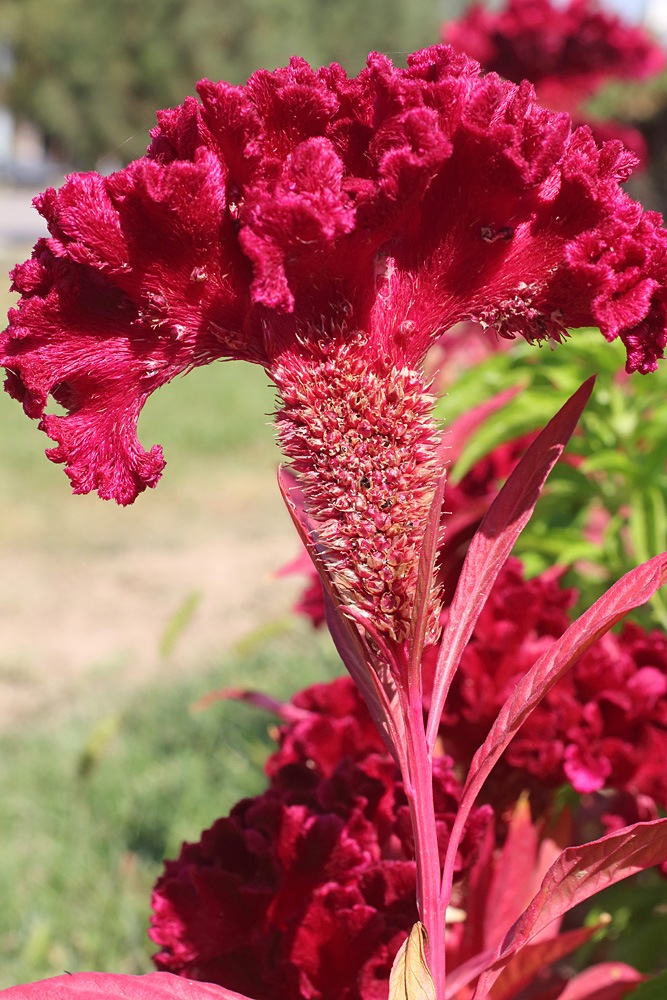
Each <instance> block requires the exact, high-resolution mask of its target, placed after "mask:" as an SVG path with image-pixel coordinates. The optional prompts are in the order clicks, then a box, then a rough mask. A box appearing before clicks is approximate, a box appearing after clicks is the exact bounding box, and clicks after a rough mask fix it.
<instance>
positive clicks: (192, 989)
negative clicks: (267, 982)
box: [0, 972, 247, 1000]
mask: <svg viewBox="0 0 667 1000" xmlns="http://www.w3.org/2000/svg"><path fill="white" fill-rule="evenodd" d="M0 997H2V998H3V1000H247V998H246V997H243V996H242V994H240V993H234V991H233V990H226V989H223V987H222V986H212V985H210V984H209V983H193V982H191V981H190V980H189V979H182V978H181V977H180V976H172V975H171V973H169V972H151V973H149V974H148V975H147V976H118V975H112V974H109V973H106V972H77V973H76V974H75V975H67V976H54V978H53V979H43V980H42V981H41V982H39V983H29V984H28V985H26V986H12V987H11V988H10V989H8V990H2V991H1V992H0Z"/></svg>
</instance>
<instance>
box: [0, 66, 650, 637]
mask: <svg viewBox="0 0 667 1000" xmlns="http://www.w3.org/2000/svg"><path fill="white" fill-rule="evenodd" d="M198 90H199V95H200V98H201V103H198V102H197V101H196V100H195V99H194V98H188V99H187V100H186V101H185V103H184V104H183V106H182V107H180V108H176V109H172V110H169V111H163V112H161V113H160V114H159V115H158V122H159V125H158V128H157V129H156V130H155V131H154V133H153V142H152V144H151V146H150V148H149V150H148V153H147V155H146V156H145V157H144V158H142V159H140V160H137V161H136V162H134V163H132V164H130V165H129V166H128V167H127V168H126V169H125V170H122V171H120V172H119V173H116V174H112V175H111V176H109V177H100V176H98V175H97V174H94V173H91V174H83V175H74V176H72V177H70V178H69V179H68V181H67V182H66V184H65V185H64V186H63V188H62V189H61V190H60V191H59V192H58V193H56V192H55V191H54V190H53V189H50V190H49V191H47V192H46V193H45V194H44V195H42V196H41V197H40V198H39V199H37V207H38V209H39V211H40V212H41V213H42V214H43V215H44V217H45V218H46V220H47V222H48V225H49V229H50V232H51V237H50V238H49V239H46V240H41V241H40V242H39V243H38V244H37V246H36V249H35V252H34V254H33V257H32V259H31V260H30V261H28V262H27V263H25V264H23V265H21V266H19V267H17V268H16V269H15V270H14V272H13V277H14V287H15V288H16V289H17V290H18V291H19V292H21V293H22V296H23V297H22V300H21V303H20V305H19V308H18V309H17V310H13V311H12V312H11V315H10V325H9V328H8V330H7V331H6V332H5V334H4V335H3V336H2V338H1V339H0V362H1V363H3V364H4V365H5V366H6V368H7V372H8V377H7V383H6V385H7V388H8V390H9V391H10V393H11V394H12V395H14V396H15V397H16V398H18V399H19V400H21V402H22V403H23V406H24V409H25V411H26V413H28V414H29V415H30V416H32V417H35V418H40V419H41V427H42V428H43V429H44V430H45V431H46V433H47V434H48V435H49V436H50V437H51V438H52V439H54V441H55V442H56V446H55V447H54V448H52V449H51V450H50V452H49V455H50V457H51V458H52V459H53V460H54V461H56V462H62V463H64V465H65V467H66V471H67V474H68V475H69V477H70V479H71V480H72V483H73V486H74V490H75V492H78V493H84V492H88V491H90V490H97V491H98V492H99V493H100V495H101V496H103V497H107V498H109V497H112V498H115V499H116V500H117V501H118V502H120V503H123V504H125V503H130V502H131V501H132V500H134V498H135V497H136V495H137V493H138V492H140V491H141V490H143V489H144V488H145V487H146V486H155V484H156V483H157V481H158V479H159V477H160V475H161V472H162V469H163V466H164V460H163V456H162V452H161V449H160V448H159V447H158V446H154V447H152V448H151V449H150V451H145V450H144V449H143V447H142V446H141V444H140V443H139V441H138V438H137V434H136V427H137V418H138V415H139V412H140V410H141V407H142V406H143V404H144V402H145V400H146V398H147V397H148V395H149V394H150V393H151V392H152V391H154V390H155V389H156V388H158V387H159V386H162V385H164V384H165V383H166V382H168V381H169V380H170V379H172V378H173V377H174V376H175V375H177V374H179V373H182V372H185V371H187V370H189V369H191V368H192V367H195V366H197V365H202V364H206V363H208V362H210V361H213V360H216V359H221V358H225V359H231V358H236V359H241V360H246V361H252V362H255V363H258V364H261V365H263V366H264V367H265V368H266V370H267V372H268V373H269V374H270V376H271V377H272V378H273V380H274V381H275V383H276V385H277V387H278V393H279V408H278V416H277V426H278V434H279V438H280V441H281V443H282V446H283V449H284V451H285V453H286V455H287V457H288V459H289V460H290V462H291V464H292V466H293V468H294V470H295V472H296V473H297V474H298V476H299V478H300V482H301V486H302V489H303V492H304V495H305V500H306V507H307V512H308V516H309V518H310V520H311V522H312V524H313V526H314V528H315V529H316V532H317V539H318V545H319V547H320V551H321V555H322V558H323V559H324V561H325V563H326V565H327V571H328V574H329V576H330V578H331V579H332V581H333V586H334V587H335V588H336V591H337V594H338V598H339V600H340V602H341V603H342V604H346V603H347V604H352V605H354V606H355V608H356V609H357V611H358V612H359V614H360V615H361V616H363V615H366V616H367V618H370V619H372V622H373V624H374V626H375V628H376V629H379V630H380V631H381V632H383V633H384V634H385V636H389V637H390V638H391V639H393V640H396V641H399V642H401V641H403V640H405V639H406V638H407V637H408V635H409V634H410V624H409V623H410V621H411V618H412V611H413V603H414V594H415V586H416V575H417V563H418V555H419V551H420V548H421V542H422V538H423V535H424V526H425V521H426V516H427V512H428V508H429V505H430V502H431V499H432V496H433V493H434V489H435V482H436V479H437V473H438V469H439V466H440V462H441V458H440V454H439V435H438V434H437V433H436V428H435V424H434V422H433V420H432V417H431V405H432V398H431V396H430V394H429V393H428V386H427V384H426V379H425V376H424V373H423V371H422V367H421V362H422V359H423V356H424V353H425V351H426V349H427V348H428V346H429V345H430V344H431V343H432V342H433V341H434V340H435V339H436V338H437V337H438V336H439V335H440V334H442V332H443V331H444V330H446V329H448V328H449V327H450V326H452V325H453V324H454V323H456V322H459V321H460V320H463V319H466V318H473V319H477V320H480V321H482V322H484V323H486V324H489V325H491V326H493V327H495V329H496V330H497V332H498V333H499V334H501V335H503V336H506V337H510V338H511V337H514V336H516V335H522V336H524V337H526V338H527V339H528V340H530V341H533V340H544V339H551V340H553V341H559V340H561V339H562V338H563V337H564V336H565V333H566V328H567V327H569V326H582V325H587V326H590V325H599V326H600V328H601V330H602V332H603V334H604V335H605V336H606V337H607V338H608V339H613V338H614V337H617V336H620V337H621V338H622V339H623V341H624V342H625V344H626V346H627V350H628V370H640V371H649V370H651V369H652V368H654V367H655V365H656V362H657V359H658V358H659V357H661V356H662V354H663V348H664V344H665V341H666V338H667V333H666V328H667V290H666V288H665V277H666V276H667V256H666V253H665V249H666V247H667V234H666V233H665V231H664V230H662V229H661V228H660V222H661V220H660V217H659V216H658V215H657V214H655V213H643V212H642V209H641V207H640V206H639V205H637V204H636V203H634V202H632V201H631V200H630V199H629V198H628V197H627V196H626V195H625V194H624V193H623V192H622V190H621V189H620V187H619V182H620V181H622V180H624V179H626V177H627V176H628V173H629V172H630V170H631V167H632V164H633V162H634V161H633V158H632V156H631V155H630V154H628V153H627V152H626V151H625V150H623V148H622V147H621V145H620V144H618V143H610V144H607V145H606V146H605V147H604V148H603V149H598V147H597V146H596V145H595V143H594V141H593V140H592V138H591V136H590V133H589V132H588V131H587V130H586V129H579V130H577V131H576V132H571V130H570V123H569V119H568V117H567V116H566V115H563V114H553V113H551V112H548V111H545V110H544V109H542V108H541V107H539V105H538V104H536V102H535V98H534V93H533V90H532V88H531V86H530V85H529V84H525V83H524V84H521V85H520V86H518V87H517V86H515V85H514V84H511V83H507V82H503V81H501V80H500V79H498V77H496V76H494V75H489V76H486V77H483V76H480V73H479V68H478V66H477V64H476V63H474V62H472V61H471V60H469V59H468V58H466V57H465V56H462V55H458V54H456V53H454V52H453V51H452V50H451V49H449V48H447V47H444V46H438V47H434V48H432V49H427V50H424V51H422V52H418V53H416V54H415V55H413V56H411V57H410V58H409V61H408V68H407V69H397V68H395V67H394V66H393V65H392V63H391V62H390V60H389V59H387V58H386V57H384V56H380V55H377V54H374V55H371V56H370V57H369V60H368V66H367V68H366V69H365V70H363V71H362V73H360V75H359V76H358V77H357V78H355V79H348V78H347V77H346V75H345V73H344V72H343V70H342V69H341V68H340V67H339V66H337V65H335V64H334V65H331V66H330V67H326V68H323V69H320V70H317V71H313V70H312V69H311V68H310V67H309V66H308V65H307V64H306V63H305V62H304V61H303V60H301V59H293V60H292V61H291V62H290V64H289V66H288V67H287V68H285V69H278V70H276V71H275V72H273V73H269V72H266V71H264V70H260V71H258V72H257V73H255V74H254V75H253V76H252V77H251V78H250V80H249V81H248V83H247V85H246V86H245V87H232V86H229V85H228V84H226V83H223V82H221V83H211V82H210V81H207V80H205V81H202V82H201V83H200V84H199V88H198ZM49 397H52V398H53V399H54V400H55V402H56V403H58V404H60V406H61V407H63V408H64V409H65V411H66V413H64V414H63V413H62V412H49V411H47V409H46V408H47V405H48V403H49ZM436 596H437V595H433V600H432V602H431V604H432V606H431V607H430V609H429V623H430V630H429V633H428V635H427V638H428V639H432V638H433V637H434V635H433V634H434V631H435V629H436V627H437V617H438V602H437V599H436Z"/></svg>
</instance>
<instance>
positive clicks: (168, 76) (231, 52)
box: [0, 0, 465, 169]
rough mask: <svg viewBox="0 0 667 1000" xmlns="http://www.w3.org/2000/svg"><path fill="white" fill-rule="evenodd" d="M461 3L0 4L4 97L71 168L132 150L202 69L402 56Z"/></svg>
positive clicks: (233, 74) (125, 156)
mask: <svg viewBox="0 0 667 1000" xmlns="http://www.w3.org/2000/svg"><path fill="white" fill-rule="evenodd" d="M464 3H465V0H449V2H448V4H447V9H446V10H443V8H442V7H438V5H437V4H436V3H435V2H434V0H410V3H409V4H408V3H407V2H406V0H364V3H363V5H362V4H360V3H359V2H358V0H0V42H4V43H6V44H7V45H9V47H10V48H11V50H12V52H13V55H14V59H15V68H14V72H13V75H12V77H11V79H10V80H9V82H8V88H7V99H8V101H9V104H10V106H11V107H12V109H13V111H14V112H15V114H16V115H17V116H19V117H23V118H26V119H28V120H30V121H32V122H33V123H34V124H35V125H37V126H38V127H39V128H40V129H41V130H42V132H43V134H44V136H45V139H46V142H47V146H48V148H49V150H50V151H51V152H53V153H54V154H56V155H57V156H58V157H59V158H61V159H64V160H65V161H67V162H69V163H71V164H73V165H74V166H75V167H76V168H78V169H81V168H88V167H92V166H94V165H95V163H96V162H97V161H98V160H99V159H100V158H101V157H109V158H115V159H117V160H120V161H122V162H127V161H128V160H130V159H132V158H134V157H136V156H139V155H141V154H142V153H143V152H144V150H145V147H146V144H147V141H148V129H149V128H151V127H152V125H153V124H154V122H155V110H156V109H157V108H162V107H170V106H173V105H175V104H180V103H181V102H182V100H183V98H184V97H185V96H186V95H187V94H192V93H194V85H195V82H196V81H197V80H198V79H200V78H201V77H203V76H208V77H210V78H211V79H216V80H217V79H226V80H228V81H229V82H231V83H243V82H244V81H245V80H246V79H247V77H248V76H249V75H250V74H251V73H252V72H253V71H254V70H255V69H257V68H258V67H260V66H263V67H265V68H267V69H274V68H275V67H276V66H278V65H281V64H284V63H285V62H286V61H287V60H288V58H289V57H290V55H293V54H295V53H298V54H299V55H302V56H304V57H305V58H306V59H308V61H309V62H310V63H311V64H312V65H322V64H325V63H328V62H331V61H336V62H340V63H341V64H342V65H343V66H345V68H346V70H347V71H348V72H349V73H356V72H358V71H359V69H360V68H361V66H362V65H363V63H364V61H365V58H366V55H367V53H368V52H369V50H372V49H377V50H379V51H383V52H387V53H389V54H391V55H392V57H393V58H394V59H395V60H396V61H398V62H401V61H402V59H403V57H404V55H405V54H406V53H407V52H410V51H413V50H414V49H417V48H421V47H423V46H425V45H430V44H433V43H434V42H436V41H437V40H438V38H439V33H438V26H439V24H440V22H441V20H442V18H443V16H447V17H450V16H455V15H456V13H457V12H458V11H459V10H460V9H461V8H462V7H463V6H464Z"/></svg>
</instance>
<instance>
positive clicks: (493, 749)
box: [452, 553, 667, 833]
mask: <svg viewBox="0 0 667 1000" xmlns="http://www.w3.org/2000/svg"><path fill="white" fill-rule="evenodd" d="M666 576H667V553H662V554H661V555H659V556H654V558H653V559H649V561H648V562H647V563H644V565H643V566H639V567H637V569H633V570H630V572H629V573H626V574H625V576H623V577H621V579H620V580H619V581H618V582H617V583H615V584H614V586H613V587H611V588H610V589H609V590H608V591H607V592H606V594H603V595H602V597H601V598H600V599H599V600H598V601H596V602H595V604H594V605H593V607H592V608H589V609H588V611H586V612H585V613H584V614H583V615H581V617H580V618H578V619H577V620H576V621H575V622H573V623H572V625H570V626H569V628H567V629H566V630H565V632H564V633H563V635H562V636H561V637H560V639H557V640H556V641H555V642H553V643H552V644H551V646H550V647H549V649H548V650H547V651H546V653H544V654H543V655H542V656H541V657H540V658H539V659H538V660H537V661H536V662H535V663H534V664H533V666H532V667H531V668H530V670H529V671H528V673H527V674H526V675H525V676H524V677H522V678H521V680H520V681H519V682H518V683H517V684H516V686H515V688H514V690H513V691H512V694H511V695H510V696H509V698H508V699H507V701H506V702H505V704H504V705H503V707H502V708H501V709H500V712H499V713H498V716H497V718H496V720H495V722H494V723H493V725H492V727H491V729H490V731H489V735H488V736H487V738H486V739H485V740H484V743H483V744H482V746H481V747H480V748H479V750H478V751H477V752H476V753H475V756H474V757H473V760H472V763H471V765H470V770H469V772H468V777H467V778H466V783H465V786H464V789H463V794H462V796H461V804H460V806H459V815H461V814H463V816H464V817H465V816H467V813H468V812H469V811H470V809H471V808H472V805H473V803H474V801H475V798H476V797H477V794H478V793H479V790H480V788H481V787H482V785H483V783H484V781H485V780H486V778H487V777H488V775H489V773H490V771H491V769H492V768H493V766H494V765H495V763H496V761H497V760H498V758H499V757H500V756H501V754H502V753H503V752H504V751H505V750H506V749H507V747H508V745H509V744H510V742H511V741H512V739H513V738H514V736H515V735H516V733H517V731H518V730H519V728H520V727H521V726H522V725H523V723H524V722H525V721H526V719H527V718H528V716H529V715H530V713H531V712H532V711H533V709H534V708H535V707H536V706H537V705H538V704H539V702H540V701H541V700H542V698H544V696H545V695H546V694H547V692H548V691H549V690H550V689H551V688H552V687H553V686H554V684H555V683H556V681H558V680H559V679H560V678H561V677H562V676H563V674H565V673H566V671H567V670H569V668H570V667H571V666H572V664H573V663H575V662H576V661H577V660H578V659H579V657H580V656H582V655H583V653H585V652H586V650H587V649H588V648H589V647H590V646H591V645H592V644H593V643H594V642H595V641H596V640H597V639H599V638H600V636H602V635H604V634H605V633H606V632H608V631H609V629H611V628H613V626H614V625H616V623H617V622H619V621H621V619H622V618H625V616H626V615H627V614H629V612H630V611H632V610H633V609H634V608H637V607H639V606H640V605H641V604H645V603H646V601H648V600H649V599H650V598H651V597H652V596H653V594H654V593H655V592H656V590H657V589H658V587H661V586H662V585H663V583H664V582H665V578H666ZM460 822H461V823H463V822H464V819H461V820H460ZM457 823H459V817H458V816H457ZM452 833H453V832H452Z"/></svg>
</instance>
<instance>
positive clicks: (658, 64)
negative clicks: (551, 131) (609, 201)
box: [443, 0, 665, 158]
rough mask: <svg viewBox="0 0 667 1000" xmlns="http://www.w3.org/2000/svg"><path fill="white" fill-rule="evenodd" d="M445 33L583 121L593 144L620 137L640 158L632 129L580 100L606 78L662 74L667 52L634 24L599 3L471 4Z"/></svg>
mask: <svg viewBox="0 0 667 1000" xmlns="http://www.w3.org/2000/svg"><path fill="white" fill-rule="evenodd" d="M443 37H444V39H445V41H447V42H448V43H449V44H450V45H453V46H454V48H455V49H457V50H458V51H459V52H465V53H466V54H467V55H469V56H472V58H473V59H477V60H478V61H479V62H480V63H481V65H482V66H483V68H484V69H485V70H487V71H492V72H494V73H498V74H499V75H500V76H502V77H504V79H506V80H513V81H514V82H515V83H519V82H520V81H521V80H530V82H531V83H532V84H533V85H534V86H535V88H536V90H537V94H538V98H539V100H540V101H541V102H542V103H543V104H545V105H546V106H547V107H549V108H553V109H554V110H557V111H567V112H568V113H569V114H571V115H572V117H573V118H574V119H575V120H576V121H577V123H578V124H583V123H584V122H587V123H588V124H589V125H590V126H591V127H592V129H593V134H594V135H595V138H596V140H597V141H598V142H602V141H606V140H607V139H610V138H615V139H621V140H622V141H623V142H624V143H625V144H626V145H627V146H628V148H629V149H631V150H632V151H633V152H635V153H637V155H639V156H640V158H643V156H644V155H645V152H646V149H645V143H644V141H643V139H642V137H641V135H640V133H638V132H637V131H636V130H634V129H631V128H630V127H628V126H627V125H622V124H620V123H617V122H612V121H597V120H592V119H590V118H589V117H587V116H586V114H585V112H584V111H583V109H582V104H583V102H584V101H585V100H586V99H587V98H589V97H590V96H591V95H592V94H594V93H595V92H596V91H597V90H599V89H600V87H602V86H603V84H605V83H606V82H608V81H609V80H623V79H629V80H641V79H645V78H646V77H649V76H653V75H654V74H656V73H659V72H660V70H661V69H662V68H663V67H664V65H665V53H664V51H663V50H662V49H661V48H660V46H658V45H657V44H656V43H655V42H654V41H653V40H652V39H651V38H650V37H649V36H648V35H647V34H646V32H645V31H643V30H642V29H641V28H639V27H635V26H634V25H629V24H625V23H624V22H623V21H622V20H621V18H620V17H618V16H617V15H616V14H613V13H611V12H610V11H606V10H604V9H603V8H602V7H601V5H600V4H599V3H598V2H597V0H570V2H569V3H567V4H565V5H562V4H556V3H554V2H552V0H508V3H507V5H506V6H505V7H504V8H503V9H502V10H500V11H490V10H489V9H488V8H487V7H485V6H483V5H482V4H480V3H474V4H472V5H471V6H470V7H469V8H468V10H467V11H466V13H465V15H464V16H463V17H461V18H460V19H459V20H458V21H453V22H451V23H449V24H446V25H445V26H444V28H443Z"/></svg>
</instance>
